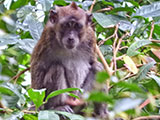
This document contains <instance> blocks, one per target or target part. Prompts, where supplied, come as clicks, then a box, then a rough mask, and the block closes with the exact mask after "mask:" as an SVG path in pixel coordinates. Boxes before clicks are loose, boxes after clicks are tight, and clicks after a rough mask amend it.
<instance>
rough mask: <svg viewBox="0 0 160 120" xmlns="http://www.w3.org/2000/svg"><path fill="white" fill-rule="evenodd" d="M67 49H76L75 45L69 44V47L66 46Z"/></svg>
mask: <svg viewBox="0 0 160 120" xmlns="http://www.w3.org/2000/svg"><path fill="white" fill-rule="evenodd" d="M66 47H67V49H73V48H74V47H75V45H73V44H68V45H66Z"/></svg>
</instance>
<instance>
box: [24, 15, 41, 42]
mask: <svg viewBox="0 0 160 120" xmlns="http://www.w3.org/2000/svg"><path fill="white" fill-rule="evenodd" d="M25 24H28V27H29V32H30V34H31V36H32V37H33V39H34V40H37V41H38V40H39V39H40V37H41V34H42V31H43V25H42V23H41V22H39V21H38V20H37V19H36V18H35V17H34V16H33V15H27V16H26V19H25Z"/></svg>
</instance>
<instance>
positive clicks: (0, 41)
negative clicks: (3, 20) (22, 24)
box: [0, 34, 19, 46]
mask: <svg viewBox="0 0 160 120" xmlns="http://www.w3.org/2000/svg"><path fill="white" fill-rule="evenodd" d="M18 41H19V36H18V35H12V34H9V35H5V36H0V46H4V45H13V44H16V43H17V42H18Z"/></svg>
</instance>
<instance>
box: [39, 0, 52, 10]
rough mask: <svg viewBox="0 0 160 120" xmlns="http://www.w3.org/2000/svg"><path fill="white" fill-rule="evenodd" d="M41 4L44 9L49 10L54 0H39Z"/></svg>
mask: <svg viewBox="0 0 160 120" xmlns="http://www.w3.org/2000/svg"><path fill="white" fill-rule="evenodd" d="M38 2H40V4H42V7H43V10H44V11H49V10H50V8H51V6H52V3H53V2H52V0H39V1H38Z"/></svg>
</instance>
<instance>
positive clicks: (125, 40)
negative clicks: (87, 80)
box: [0, 0, 160, 120]
mask: <svg viewBox="0 0 160 120" xmlns="http://www.w3.org/2000/svg"><path fill="white" fill-rule="evenodd" d="M74 1H75V2H76V3H77V5H79V6H80V7H82V8H83V9H85V10H89V11H90V12H92V13H93V22H94V23H93V25H94V26H95V32H96V36H97V44H98V46H99V48H100V50H101V52H102V54H103V55H102V56H100V58H99V60H100V61H102V62H103V64H104V65H105V69H106V71H105V72H101V73H98V74H97V76H96V81H97V83H96V86H97V90H94V91H93V92H91V93H90V94H88V95H87V97H86V101H87V102H88V103H89V104H88V106H87V107H86V108H85V109H84V110H83V111H84V113H85V114H84V115H83V116H79V115H76V114H70V113H65V112H60V111H47V110H46V111H37V110H35V111H28V110H27V109H28V107H30V106H31V103H32V101H33V103H34V105H35V106H36V108H37V109H38V108H39V107H40V106H41V105H42V104H44V103H45V102H46V101H47V99H49V98H50V97H53V96H55V95H58V94H61V93H64V92H66V93H67V94H69V95H71V96H74V97H77V96H75V95H73V94H71V93H69V92H70V91H73V90H77V89H76V88H69V89H66V90H60V91H56V92H52V93H51V94H50V95H49V96H48V98H47V99H46V100H45V101H44V96H45V89H42V90H33V89H30V73H29V67H30V54H31V53H32V50H33V47H34V46H35V44H36V42H37V41H38V40H39V38H40V35H41V32H42V30H43V27H44V25H45V23H46V21H47V19H48V13H49V10H50V8H51V7H54V5H59V6H65V5H68V4H69V3H71V0H0V120H1V119H2V120H3V119H4V120H5V119H6V120H19V119H24V120H37V119H39V120H59V115H60V114H62V115H64V116H66V119H67V118H68V119H70V120H84V119H85V118H91V117H92V116H91V113H92V112H93V106H92V102H94V101H96V102H106V103H107V104H108V109H109V118H110V119H111V120H113V119H114V118H115V117H120V118H123V119H125V120H130V119H134V120H141V119H147V118H150V119H154V118H157V119H158V118H159V119H160V116H158V115H159V114H160V112H159V111H160V109H159V108H160V99H159V98H160V94H159V93H160V64H159V62H160V2H158V0H97V1H96V0H94V1H90V0H74ZM104 86H105V87H106V86H107V88H108V92H107V93H104V92H101V91H99V88H101V87H104ZM92 118H93V117H92ZM93 119H94V118H93Z"/></svg>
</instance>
